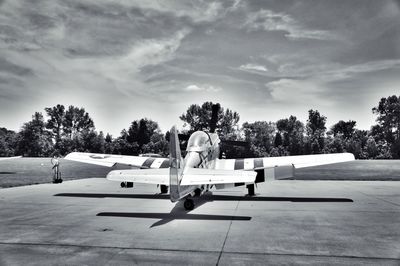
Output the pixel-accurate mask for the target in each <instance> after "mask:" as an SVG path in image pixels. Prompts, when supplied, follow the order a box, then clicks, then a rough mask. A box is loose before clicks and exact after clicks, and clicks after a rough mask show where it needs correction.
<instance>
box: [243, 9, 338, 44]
mask: <svg viewBox="0 0 400 266" xmlns="http://www.w3.org/2000/svg"><path fill="white" fill-rule="evenodd" d="M244 27H245V28H247V29H248V30H249V31H257V30H265V31H284V32H286V34H285V36H286V37H287V38H288V39H292V40H296V39H316V40H330V39H334V38H335V36H334V35H333V34H332V33H331V32H329V31H324V30H312V29H307V28H306V27H304V26H301V24H300V22H298V21H296V20H295V19H293V18H292V17H291V16H290V15H288V14H285V13H276V12H273V11H271V10H266V9H262V10H260V11H258V12H254V13H250V14H249V15H248V17H247V20H246V23H245V24H244Z"/></svg>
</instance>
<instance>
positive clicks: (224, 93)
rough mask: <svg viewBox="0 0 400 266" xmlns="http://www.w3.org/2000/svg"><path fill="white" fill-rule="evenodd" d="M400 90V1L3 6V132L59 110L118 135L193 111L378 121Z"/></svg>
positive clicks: (61, 0) (90, 1) (91, 0)
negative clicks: (206, 108) (209, 107)
mask: <svg viewBox="0 0 400 266" xmlns="http://www.w3.org/2000/svg"><path fill="white" fill-rule="evenodd" d="M393 94H396V95H399V94H400V2H399V1H394V0H393V1H392V0H382V1H375V0H371V1H368V0H359V1H357V0H352V1H347V0H335V1H320V0H316V1H311V0H306V1H301V0H296V1H282V0H276V1H244V0H243V1H240V0H232V1H222V0H221V1H186V0H182V1H173V0H160V1H145V0H142V1H133V0H114V1H111V0H85V1H83V0H51V1H40V0H37V1H30V0H26V1H22V0H0V127H7V128H9V129H14V130H18V129H19V128H20V127H21V125H22V123H23V122H26V121H28V120H30V118H31V115H32V114H33V113H34V112H35V111H43V109H44V107H50V106H54V105H56V104H58V103H61V104H64V105H71V104H72V105H75V106H82V107H85V108H86V110H87V111H88V112H89V113H90V114H91V116H92V117H93V119H94V121H95V125H96V128H97V129H98V130H103V131H105V132H110V133H112V134H113V135H114V136H117V135H118V134H119V132H120V131H121V129H123V128H127V127H128V126H129V124H130V122H131V121H133V120H135V119H140V118H142V117H148V118H151V119H153V120H155V121H157V122H159V124H160V126H161V128H162V130H163V131H166V130H168V129H169V128H170V127H171V126H172V125H173V124H178V126H179V125H182V123H181V122H180V121H179V119H178V116H179V115H180V114H182V113H183V112H184V111H185V110H186V109H187V107H188V106H189V105H190V104H192V103H198V104H201V103H203V102H205V101H213V102H220V103H221V104H222V106H223V107H228V108H231V109H233V110H235V111H237V112H239V114H240V116H241V121H240V122H241V123H243V122H245V121H250V122H252V121H256V120H267V121H276V120H277V119H280V118H285V117H288V116H289V115H295V116H297V117H298V118H299V119H301V120H303V121H306V119H307V110H309V109H311V108H313V109H318V110H319V111H320V112H321V113H322V114H324V115H326V116H327V117H328V124H329V125H332V124H333V123H335V122H337V121H338V120H341V119H342V120H348V119H353V120H356V121H357V125H358V128H362V129H368V128H369V127H370V126H371V125H372V124H373V123H374V119H375V117H374V115H373V114H372V113H371V108H372V107H373V106H375V105H376V104H377V103H378V101H379V99H380V98H381V97H386V96H389V95H393Z"/></svg>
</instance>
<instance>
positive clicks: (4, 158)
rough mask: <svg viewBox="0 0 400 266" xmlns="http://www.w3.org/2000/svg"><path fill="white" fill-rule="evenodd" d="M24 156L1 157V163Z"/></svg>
mask: <svg viewBox="0 0 400 266" xmlns="http://www.w3.org/2000/svg"><path fill="white" fill-rule="evenodd" d="M21 157H22V156H14V157H0V161H3V160H9V159H17V158H21Z"/></svg>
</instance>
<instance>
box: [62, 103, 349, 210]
mask: <svg viewBox="0 0 400 266" xmlns="http://www.w3.org/2000/svg"><path fill="white" fill-rule="evenodd" d="M213 113H214V108H213ZM213 116H214V114H213ZM210 124H213V123H210ZM220 143H221V139H220V138H219V136H218V134H217V133H215V125H212V126H210V132H206V131H196V132H194V133H193V134H192V135H191V136H190V137H189V139H188V142H187V148H186V152H187V153H186V156H185V157H184V158H183V157H182V156H181V151H180V143H179V138H178V132H177V129H176V127H175V126H174V127H172V129H171V130H170V155H169V158H154V157H146V156H126V155H111V154H95V153H81V152H73V153H70V154H68V155H67V156H66V157H65V159H67V160H73V161H78V162H83V163H90V164H97V165H103V166H108V167H112V166H114V165H115V164H117V163H118V164H124V165H130V166H134V167H136V168H140V169H128V170H113V171H111V172H109V173H108V175H107V179H108V180H112V181H119V182H133V183H146V184H156V185H160V186H161V193H167V192H168V186H169V192H170V199H171V201H172V202H177V201H180V200H185V201H184V207H185V209H186V210H192V209H193V208H194V201H193V198H194V197H200V196H201V195H202V194H203V193H205V192H207V191H208V190H210V189H211V188H212V187H215V188H216V189H224V188H228V187H232V186H244V185H246V186H247V189H248V194H249V195H251V196H252V195H255V193H254V192H255V188H254V186H255V184H256V183H259V182H265V181H267V180H273V179H281V178H287V177H291V176H293V174H294V169H295V168H302V167H310V166H317V165H324V164H331V163H339V162H347V161H352V160H354V155H353V154H351V153H336V154H317V155H299V156H282V157H265V158H246V159H219V155H220Z"/></svg>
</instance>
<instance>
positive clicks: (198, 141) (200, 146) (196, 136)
mask: <svg viewBox="0 0 400 266" xmlns="http://www.w3.org/2000/svg"><path fill="white" fill-rule="evenodd" d="M210 146H211V139H210V136H209V135H208V134H207V133H206V132H204V131H196V132H194V133H193V134H192V135H191V136H190V138H189V141H188V144H187V148H186V151H195V152H203V151H206V150H207V148H209V147H210Z"/></svg>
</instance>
